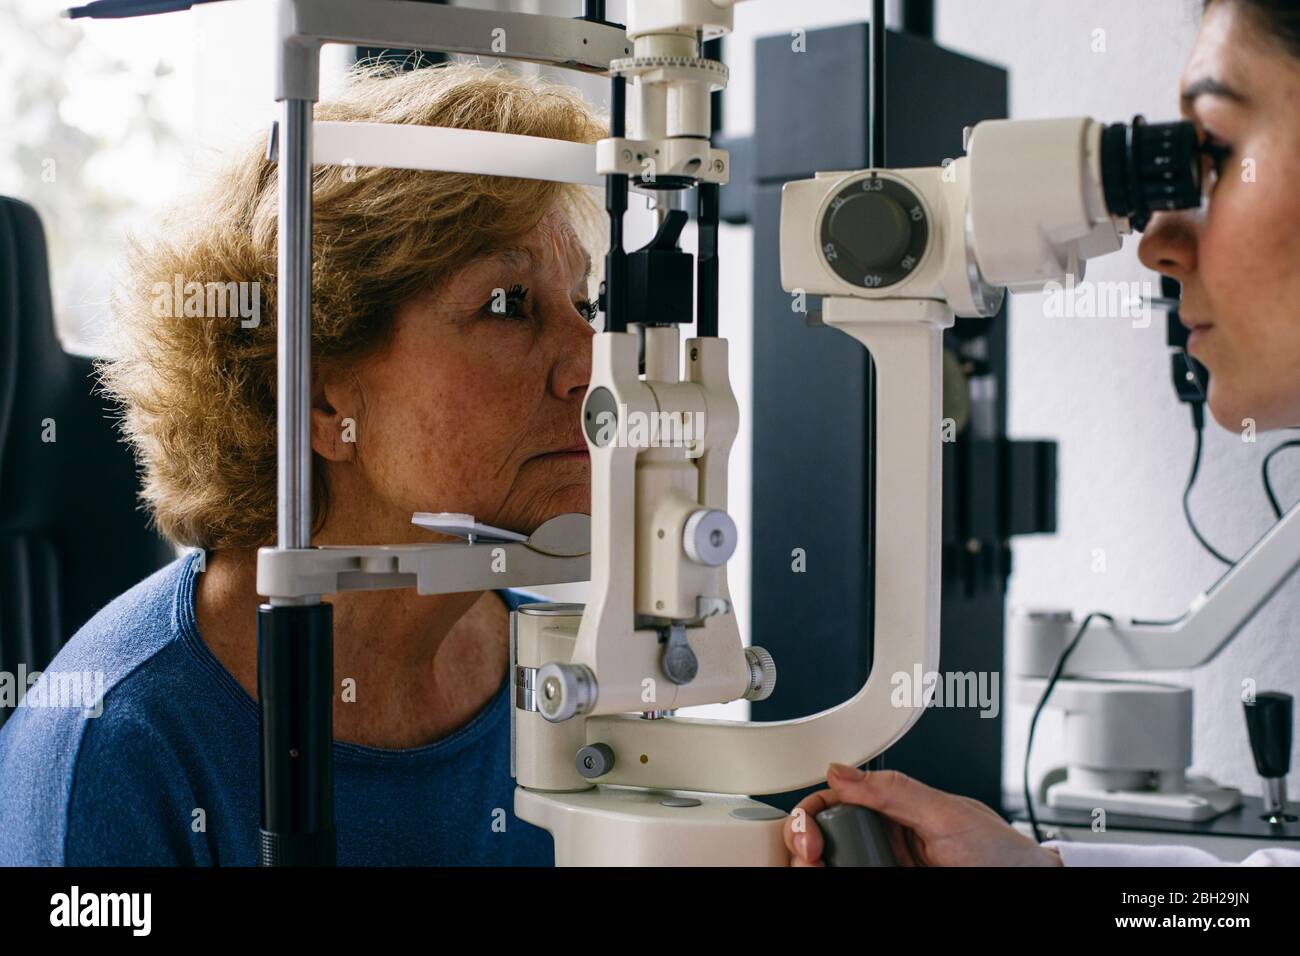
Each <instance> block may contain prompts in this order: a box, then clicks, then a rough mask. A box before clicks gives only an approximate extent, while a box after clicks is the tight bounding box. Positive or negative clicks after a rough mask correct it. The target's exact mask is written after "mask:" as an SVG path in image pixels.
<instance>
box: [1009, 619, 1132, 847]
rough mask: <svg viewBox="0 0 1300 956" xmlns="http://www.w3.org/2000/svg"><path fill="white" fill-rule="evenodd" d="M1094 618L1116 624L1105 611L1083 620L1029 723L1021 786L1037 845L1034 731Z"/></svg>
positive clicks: (1056, 667)
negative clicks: (1031, 784) (1032, 771)
mask: <svg viewBox="0 0 1300 956" xmlns="http://www.w3.org/2000/svg"><path fill="white" fill-rule="evenodd" d="M1093 618H1100V619H1101V620H1103V621H1109V622H1110V623H1111V624H1114V623H1115V619H1114V618H1113V617H1111V616H1110V615H1109V614H1106V613H1105V612H1103V611H1093V612H1092V613H1090V614H1089V615H1088V616H1087V617H1085V618H1084V619H1083V623H1082V624H1080V625H1079V629H1078V630H1077V631H1075V632H1074V637H1072V638H1070V643H1068V644H1066V645H1065V649H1064V650H1063V651H1061V656H1060V657H1058V658H1057V659H1056V666H1054V667H1053V668H1052V673H1051V675H1050V676H1049V677H1048V678H1047V686H1046V687H1045V688H1044V689H1043V696H1042V697H1040V698H1038V705H1037V706H1036V707H1035V708H1034V716H1033V717H1032V718H1030V721H1029V739H1028V740H1027V741H1026V742H1025V766H1024V769H1023V771H1022V777H1021V785H1022V786H1023V788H1024V791H1025V812H1026V813H1027V814H1029V826H1030V827H1031V828H1032V829H1033V831H1034V841H1035V842H1036V843H1042V842H1043V834H1042V832H1041V831H1040V830H1039V829H1038V815H1037V814H1036V813H1034V800H1033V796H1032V794H1031V793H1030V791H1029V758H1030V756H1031V755H1032V754H1033V752H1034V731H1035V730H1036V729H1037V728H1038V718H1039V716H1040V715H1041V714H1042V713H1043V708H1044V707H1045V706H1046V705H1047V698H1049V697H1050V696H1052V690H1053V688H1055V687H1056V682H1057V680H1059V679H1060V677H1061V672H1062V671H1064V670H1065V662H1066V661H1067V660H1069V659H1070V655H1071V654H1073V653H1074V648H1075V645H1077V644H1078V643H1079V639H1080V638H1081V637H1083V634H1084V632H1085V631H1087V630H1088V625H1089V624H1091V623H1092V621H1093Z"/></svg>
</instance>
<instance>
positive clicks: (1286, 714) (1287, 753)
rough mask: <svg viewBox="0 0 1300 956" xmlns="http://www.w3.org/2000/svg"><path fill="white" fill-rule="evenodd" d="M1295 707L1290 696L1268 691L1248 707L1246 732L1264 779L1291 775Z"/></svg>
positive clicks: (1256, 763) (1256, 767) (1257, 767)
mask: <svg viewBox="0 0 1300 956" xmlns="http://www.w3.org/2000/svg"><path fill="white" fill-rule="evenodd" d="M1294 713H1295V709H1294V704H1293V701H1292V697H1291V695H1290V694H1283V693H1281V692H1279V691H1264V692H1263V693H1260V694H1256V695H1255V700H1254V702H1248V703H1247V704H1246V730H1247V732H1248V733H1249V734H1250V749H1251V752H1252V753H1253V754H1254V755H1255V769H1256V770H1258V771H1259V775H1260V776H1261V777H1285V776H1286V775H1287V774H1288V773H1290V772H1291V727H1292V722H1293V720H1294Z"/></svg>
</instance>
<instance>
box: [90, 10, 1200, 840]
mask: <svg viewBox="0 0 1300 956" xmlns="http://www.w3.org/2000/svg"><path fill="white" fill-rule="evenodd" d="M734 2H735V0H629V3H628V10H627V21H628V22H627V24H626V28H623V27H620V26H618V25H614V24H609V23H606V22H604V19H603V13H604V10H603V4H600V3H588V5H587V7H588V14H587V16H586V17H584V18H577V19H572V20H568V19H563V18H558V17H547V16H539V15H532V14H518V13H502V12H497V11H484V10H476V9H467V8H461V7H444V6H436V5H428V4H421V3H412V2H405V0H388V2H384V3H378V4H366V5H359V4H355V3H351V2H349V0H277V12H278V16H277V40H278V42H277V47H276V50H277V60H276V93H275V95H276V99H277V100H278V101H279V102H280V103H281V116H280V120H279V122H278V124H277V127H276V129H275V131H274V134H273V137H272V142H271V144H270V146H271V155H272V157H273V158H274V159H275V160H276V161H277V163H278V170H279V172H278V175H279V183H280V191H279V196H280V199H279V202H280V206H279V293H278V309H279V313H278V330H279V365H278V377H277V388H278V409H279V427H278V436H277V440H278V443H279V451H278V460H277V463H278V475H279V537H278V544H277V546H276V547H274V548H264V549H262V550H261V552H260V553H259V557H258V590H259V593H261V594H264V595H266V596H267V597H268V602H267V603H266V604H265V605H263V606H262V607H261V608H260V609H259V612H258V636H259V659H258V681H259V685H258V686H259V699H260V703H261V708H262V744H263V775H262V778H263V800H262V823H261V842H262V853H261V856H262V861H263V862H264V863H266V864H309V863H315V864H322V863H323V864H329V863H332V862H333V861H334V832H333V802H332V786H331V772H332V771H331V766H330V744H331V740H332V733H331V706H330V702H331V699H332V696H333V694H332V689H331V688H332V651H331V644H332V620H331V616H330V606H329V605H328V604H324V603H322V601H321V598H322V596H323V595H325V594H329V593H334V592H338V591H343V590H354V589H363V588H383V587H411V586H414V587H416V588H417V589H418V591H419V593H422V594H433V593H446V592H453V591H470V590H484V589H489V588H500V587H522V586H529V585H538V584H547V583H558V582H561V581H577V580H584V579H586V578H587V577H588V570H589V575H590V579H591V586H590V599H589V602H588V604H587V605H586V607H585V608H584V607H579V606H574V605H555V604H544V605H534V606H531V607H530V606H525V607H522V608H520V609H519V611H517V612H516V613H515V614H514V615H513V617H512V623H511V644H512V662H511V667H512V671H513V673H514V677H515V685H516V696H515V707H514V708H513V711H512V716H513V721H514V722H513V725H512V730H513V734H512V743H513V746H512V761H511V762H512V771H513V773H514V775H515V778H516V781H517V783H518V788H517V790H516V803H515V809H516V812H517V814H518V815H519V816H520V817H521V818H522V819H524V820H527V821H529V822H532V823H535V824H537V825H538V826H541V827H543V828H545V829H547V830H549V831H550V832H551V833H552V835H553V836H554V838H555V855H556V862H557V863H559V864H581V863H631V864H662V863H674V864H711V865H726V864H781V863H784V862H785V861H786V859H787V855H786V851H785V848H784V846H783V842H782V838H781V829H782V826H783V822H784V819H785V814H784V813H782V812H781V811H779V810H775V809H774V808H772V807H769V806H766V805H764V804H762V803H759V802H757V801H755V800H752V799H750V797H751V796H752V795H756V794H757V795H761V794H768V793H777V792H785V791H789V790H792V789H796V788H800V787H806V786H809V785H813V784H816V783H818V782H820V781H821V780H823V779H824V774H825V771H826V767H827V765H828V764H830V763H832V762H840V763H847V764H862V763H865V762H866V761H868V760H869V759H871V758H872V757H874V756H875V755H877V754H879V753H881V752H882V751H884V750H885V749H886V748H888V747H889V746H890V745H891V744H892V743H893V742H895V741H896V740H898V739H899V738H900V737H901V736H902V735H903V734H905V733H906V732H907V730H908V728H909V727H910V726H911V725H912V724H913V723H914V722H915V720H916V719H917V718H918V717H919V716H920V714H921V711H922V710H923V706H922V705H920V704H915V705H911V704H909V705H905V706H896V705H895V703H894V702H893V701H892V699H891V690H892V686H891V683H890V678H891V675H893V674H896V673H900V672H901V673H912V672H913V671H914V669H919V670H920V671H921V672H929V671H933V670H935V669H937V665H938V654H939V590H940V523H941V522H940V503H941V502H940V498H941V488H940V481H939V477H940V475H939V470H940V460H941V458H940V427H941V421H940V419H941V408H942V404H941V382H942V345H941V337H942V333H943V330H944V329H945V328H947V327H948V326H950V325H951V324H952V322H953V321H954V317H955V316H956V315H961V316H988V315H992V314H993V313H995V312H996V311H997V308H998V305H999V303H1000V301H1001V296H1002V287H1010V288H1012V289H1041V288H1042V287H1043V285H1044V284H1045V283H1047V282H1049V281H1053V280H1058V281H1059V280H1061V279H1063V278H1064V277H1066V276H1067V275H1074V276H1075V277H1076V278H1078V277H1080V276H1081V275H1082V269H1083V261H1084V260H1085V259H1087V258H1089V257H1091V256H1095V255H1102V254H1105V253H1108V252H1111V251H1113V250H1115V249H1117V248H1119V245H1120V235H1121V233H1123V232H1126V231H1128V229H1129V223H1130V221H1133V222H1137V223H1139V224H1140V223H1141V222H1143V221H1144V220H1145V217H1146V216H1147V215H1149V213H1150V211H1151V210H1154V209H1169V208H1183V207H1187V206H1194V205H1196V204H1198V203H1199V202H1200V183H1199V164H1198V158H1197V141H1196V135H1195V132H1194V129H1193V127H1192V126H1191V124H1187V123H1178V124H1167V125H1164V126H1147V125H1145V124H1144V123H1142V122H1141V121H1136V122H1135V123H1133V124H1132V125H1125V124H1118V125H1115V126H1110V127H1103V126H1101V125H1100V124H1098V123H1096V122H1094V121H1092V120H1087V119H1075V120H1039V121H1027V122H1009V121H990V122H985V123H980V124H978V125H977V126H975V127H973V128H972V130H971V131H970V136H969V140H968V144H969V155H968V156H967V157H963V158H961V159H958V160H956V161H955V162H954V163H952V164H951V165H950V166H946V167H943V168H933V169H904V170H890V169H883V168H877V169H869V170H860V171H847V172H834V173H823V174H819V175H818V176H817V177H816V178H814V179H812V180H807V181H803V182H793V183H789V184H787V185H786V187H785V191H784V195H783V200H782V223H781V262H782V284H783V286H785V288H786V289H788V290H790V291H801V292H805V293H809V294H820V295H822V296H824V299H823V306H822V318H823V321H824V323H825V324H827V325H833V326H836V327H839V328H841V329H842V330H844V331H845V332H846V333H848V334H849V335H851V336H853V337H854V338H856V339H858V340H859V341H860V342H862V343H863V344H864V345H865V346H867V348H868V349H869V350H870V352H871V355H872V357H873V360H874V362H875V365H876V368H877V371H878V376H879V377H878V388H877V396H878V406H877V408H878V423H879V433H878V437H877V453H878V466H877V471H876V486H875V489H874V491H875V495H876V496H877V500H878V501H880V502H882V503H887V507H881V508H879V509H878V518H877V523H876V527H875V535H876V538H875V542H874V543H875V548H876V554H877V556H878V557H877V561H876V563H875V568H876V580H875V594H876V596H877V597H876V608H875V633H874V635H873V636H872V637H871V638H870V639H871V640H872V641H873V644H874V649H873V655H872V660H873V666H872V670H871V673H870V675H869V677H868V679H867V681H866V683H865V684H864V686H863V687H862V688H861V689H860V690H859V691H858V693H857V694H855V695H854V696H853V697H852V698H850V699H849V700H847V701H844V702H843V703H841V704H839V705H838V706H836V707H832V708H830V709H828V710H825V711H823V712H821V713H817V714H813V715H810V716H807V717H804V718H801V719H798V720H786V721H779V722H770V723H756V722H735V721H717V720H699V719H689V718H680V717H675V716H672V714H673V712H674V711H676V710H677V709H679V708H681V707H687V706H694V705H699V704H711V703H721V702H726V701H731V700H737V699H741V698H747V699H751V700H754V699H762V698H763V697H765V696H766V695H768V694H770V693H772V691H773V689H774V685H775V679H776V669H775V664H774V662H773V661H772V659H771V657H770V655H768V654H767V653H766V652H764V651H763V650H762V649H761V648H753V647H750V648H746V647H744V646H743V644H742V641H741V639H740V634H739V630H738V628H737V625H736V620H735V617H734V615H733V614H732V613H731V611H732V606H731V597H730V592H729V590H728V586H727V576H726V562H727V559H728V558H729V557H730V556H731V554H732V552H733V551H734V549H735V545H736V529H735V525H734V522H732V521H731V519H730V518H729V517H728V515H727V513H726V508H727V501H726V488H727V459H728V455H729V452H730V449H731V445H732V442H733V440H734V438H735V434H736V430H737V427H738V421H737V419H738V415H737V407H736V402H735V398H734V396H733V394H732V391H731V386H730V382H729V376H728V355H727V342H726V340H724V339H721V338H719V337H718V336H717V330H718V271H717V237H718V189H719V187H720V186H721V185H722V184H724V183H726V182H727V180H728V171H729V170H728V161H729V157H728V155H727V154H726V152H725V151H724V150H719V149H716V148H714V147H712V145H711V143H710V140H709V137H710V133H711V121H710V96H711V94H712V93H713V92H714V91H716V90H718V89H720V88H722V87H723V86H724V85H725V83H726V79H727V70H726V68H725V67H724V66H723V65H722V64H721V63H719V62H717V61H714V60H710V59H707V58H705V57H703V56H702V52H703V51H702V44H703V42H704V41H705V40H707V39H711V38H715V37H718V36H721V35H723V34H725V33H727V32H728V31H729V30H730V29H731V27H732V9H731V8H732V6H733V5H734ZM92 6H93V5H92ZM220 6H221V4H219V3H218V4H211V5H210V6H209V7H205V8H201V9H218V10H219V8H220ZM87 9H89V8H87ZM875 9H876V12H877V13H878V14H879V15H878V16H876V17H875V18H874V21H873V33H876V34H877V36H876V37H874V38H873V44H872V47H873V50H876V49H878V46H877V41H878V40H879V38H880V37H881V36H883V34H880V33H879V32H878V31H880V30H883V3H882V2H880V0H877V2H876V3H875ZM213 15H219V13H214V14H213ZM500 38H505V39H506V43H505V45H504V47H503V46H502V45H501V44H500V42H499V40H500ZM327 42H329V43H356V44H361V45H365V46H371V47H389V48H395V47H396V48H419V49H425V50H431V51H433V50H436V51H444V52H456V53H468V54H481V55H484V56H490V57H505V58H513V59H521V60H527V61H533V62H539V63H547V64H551V65H556V66H564V67H568V68H572V69H577V70H582V71H586V72H590V73H596V74H606V75H608V76H609V77H610V78H611V80H610V82H611V86H610V89H611V105H612V116H611V135H610V137H608V138H606V139H604V140H602V141H601V142H600V143H599V144H597V145H596V146H595V147H589V146H585V145H583V144H575V143H570V142H562V143H561V142H554V141H549V140H542V139H535V138H532V137H519V136H502V135H500V134H491V133H484V132H480V131H467V130H441V129H431V128H426V127H412V126H405V127H400V128H393V127H386V126H383V125H382V124H333V123H315V122H314V121H313V117H312V103H313V102H314V101H315V100H316V99H317V97H318V87H319V52H320V47H321V46H322V44H324V43H327ZM877 66H878V67H879V68H881V69H883V64H879V63H877ZM873 75H876V74H874V73H873ZM880 75H883V74H880ZM875 85H876V88H877V93H878V94H879V92H880V90H881V88H882V84H880V83H876V84H875ZM629 96H632V97H635V99H636V101H637V105H638V107H639V108H638V110H637V111H636V113H635V116H636V119H635V125H634V126H633V128H632V129H631V131H630V132H629V130H628V129H627V127H626V120H625V117H624V111H625V107H626V99H627V98H628V97H629ZM881 126H882V128H883V123H882V124H881ZM506 145H508V148H503V147H505V146H506ZM313 163H333V164H340V163H352V164H355V165H390V166H400V167H403V168H411V169H436V170H448V169H450V170H465V171H485V170H486V171H488V172H490V173H491V174H495V175H514V176H526V177H527V176H531V177H533V178H547V179H556V180H560V181H566V182H576V183H586V184H592V185H599V184H603V185H605V187H606V208H607V211H608V212H609V214H610V225H611V244H610V249H609V253H608V255H607V257H606V280H605V283H604V286H603V289H602V296H601V307H602V310H603V311H604V313H605V316H606V330H605V331H603V332H600V333H598V334H597V335H596V336H595V337H594V340H593V367H592V374H591V381H590V386H589V389H588V394H587V397H586V400H585V403H584V406H583V424H584V427H585V429H586V434H587V439H588V447H589V449H590V452H591V462H592V499H591V508H592V514H591V516H590V523H589V529H590V530H589V543H587V542H586V541H584V540H583V531H584V530H585V528H586V526H587V525H586V521H585V518H584V517H582V516H561V517H559V518H555V519H552V521H551V522H548V523H547V524H545V525H543V526H542V527H541V528H539V529H538V530H537V531H536V532H535V533H534V534H533V535H532V536H531V537H530V538H529V539H528V540H527V541H522V542H521V541H518V540H517V536H512V535H511V534H510V533H509V532H503V533H500V534H498V533H495V531H496V529H492V528H489V527H487V526H484V525H482V524H479V523H476V522H475V521H474V520H473V517H472V516H450V517H448V516H420V518H419V520H420V522H421V523H423V524H425V525H432V526H435V527H437V528H438V529H439V530H440V531H443V532H451V533H461V534H463V535H464V536H465V537H467V538H470V537H471V535H472V536H473V537H472V539H471V540H472V543H469V544H464V545H449V544H430V545H402V546H365V547H323V548H314V547H312V545H311V534H310V529H311V515H312V508H311V493H310V489H311V475H310V465H311V452H310V444H309V441H308V436H309V422H308V410H309V407H310V402H309V398H310V380H311V379H310V363H311V355H310V317H311V181H312V176H311V170H312V165H313ZM633 186H636V187H637V188H639V189H641V190H662V189H669V190H680V189H684V188H686V187H691V186H693V187H696V188H697V191H698V197H699V210H698V217H697V220H698V236H699V244H698V252H697V256H696V258H695V262H694V266H695V270H696V273H697V275H696V278H697V282H696V283H695V285H696V289H697V294H698V298H697V301H696V309H695V312H696V315H695V318H696V322H697V335H696V336H695V337H694V338H690V339H687V340H686V341H685V342H684V343H683V342H681V340H680V335H679V331H678V328H677V326H678V325H679V324H682V323H684V322H689V321H690V318H691V307H690V306H691V296H692V283H691V279H692V270H691V265H692V262H691V257H690V255H689V254H688V253H685V252H683V251H681V250H680V249H679V248H677V245H676V243H677V237H678V235H679V233H680V230H681V227H682V225H683V224H684V219H685V217H684V215H683V214H682V212H681V211H680V210H673V209H666V210H665V213H664V215H663V218H662V220H661V222H660V226H659V232H658V235H657V236H656V238H655V240H653V241H652V242H651V243H650V244H648V245H647V246H646V247H644V248H642V249H639V250H634V251H632V252H627V251H625V250H624V249H623V245H622V241H623V236H622V216H623V213H624V212H625V211H626V209H627V197H628V191H629V189H630V188H632V187H633ZM636 329H639V333H638V332H637V331H635V330H636ZM683 355H684V356H685V366H684V371H683V364H682V358H683ZM697 422H698V423H700V424H701V426H702V427H699V428H694V427H691V428H689V429H688V427H687V425H688V423H691V424H692V425H693V424H694V423H697ZM638 423H641V424H644V425H645V427H646V429H648V430H645V429H638V428H637V427H635V426H636V425H637V424H638ZM635 435H639V437H637V438H633V437H632V436H635ZM674 435H677V436H679V437H681V438H682V440H680V441H679V440H677V439H675V438H674V437H673V436H674ZM686 435H689V437H684V436H686ZM665 437H667V439H668V440H666V441H665V440H664V439H665ZM760 520H761V519H760ZM863 530H864V533H866V529H863ZM502 555H504V556H505V558H506V560H505V562H504V566H505V567H506V568H507V569H508V570H507V571H506V572H505V573H498V570H497V568H498V567H500V566H501V565H500V563H499V562H498V561H496V560H494V559H497V558H499V557H501V556H502ZM864 812H865V811H864ZM862 819H863V818H862V816H861V814H859V815H857V816H856V821H857V822H858V823H860V822H861V820H862ZM848 822H849V823H850V824H854V818H850V819H849V821H848ZM853 832H858V833H859V834H860V835H861V836H862V837H863V838H866V837H869V836H870V835H871V834H872V832H873V831H872V830H871V828H870V827H863V828H861V829H859V830H857V831H854V830H853V827H852V826H850V827H847V828H846V829H845V830H844V831H842V832H837V833H836V834H834V836H835V839H836V843H837V846H838V850H839V851H842V852H839V853H838V854H837V855H839V856H840V857H841V858H843V859H850V858H853V857H854V856H855V855H856V854H854V853H853V852H852V851H853V849H854V848H853V847H852V846H849V845H848V844H849V843H850V842H851V841H852V839H853V837H852V833H853ZM874 832H875V835H876V837H877V839H878V838H879V831H878V830H876V831H874ZM865 857H867V858H873V854H871V853H866V854H865Z"/></svg>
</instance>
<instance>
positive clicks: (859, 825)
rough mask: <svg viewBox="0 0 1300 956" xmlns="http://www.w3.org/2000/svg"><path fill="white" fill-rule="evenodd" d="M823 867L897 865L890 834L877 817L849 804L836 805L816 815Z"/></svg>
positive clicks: (876, 814)
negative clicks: (820, 834)
mask: <svg viewBox="0 0 1300 956" xmlns="http://www.w3.org/2000/svg"><path fill="white" fill-rule="evenodd" d="M817 826H818V828H819V829H820V830H821V831H822V841H823V844H824V846H823V848H822V862H823V863H824V864H825V865H826V866H839V867H846V866H898V861H897V860H895V859H894V851H893V849H892V848H891V847H890V845H889V831H888V830H887V829H886V827H885V822H884V821H883V820H882V819H881V818H880V814H878V813H876V812H875V811H874V810H868V809H867V808H866V807H860V806H857V805H856V804H852V803H837V804H836V805H835V806H833V807H831V808H830V809H827V810H823V811H822V812H821V813H819V814H817Z"/></svg>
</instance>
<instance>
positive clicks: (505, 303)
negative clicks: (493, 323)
mask: <svg viewBox="0 0 1300 956" xmlns="http://www.w3.org/2000/svg"><path fill="white" fill-rule="evenodd" d="M527 304H528V290H527V289H525V288H524V287H523V286H521V285H512V286H511V287H510V288H509V289H495V290H493V292H492V298H490V299H488V301H487V304H486V305H484V306H483V314H484V315H488V316H491V317H493V318H498V319H522V318H523V317H524V312H523V307H524V306H525V305H527Z"/></svg>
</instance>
